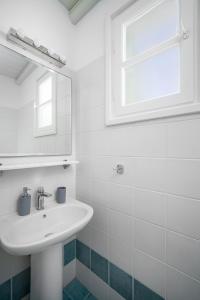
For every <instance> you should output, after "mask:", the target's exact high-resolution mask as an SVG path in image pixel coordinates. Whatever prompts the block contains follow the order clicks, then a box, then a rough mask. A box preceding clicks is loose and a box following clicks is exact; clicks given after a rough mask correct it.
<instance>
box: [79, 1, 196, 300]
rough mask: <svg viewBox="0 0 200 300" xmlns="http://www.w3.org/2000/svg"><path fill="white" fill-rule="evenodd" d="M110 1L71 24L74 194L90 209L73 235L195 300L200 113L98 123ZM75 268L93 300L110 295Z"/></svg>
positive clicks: (170, 298)
mask: <svg viewBox="0 0 200 300" xmlns="http://www.w3.org/2000/svg"><path fill="white" fill-rule="evenodd" d="M122 2H126V1H122ZM111 4H113V8H114V6H115V1H107V0H103V1H101V3H99V5H97V6H96V7H95V8H94V10H93V11H92V12H91V13H90V14H89V15H88V16H86V17H85V19H84V20H83V21H82V22H81V23H80V24H79V25H78V29H77V30H78V35H80V36H82V38H80V39H79V40H78V41H77V42H78V43H80V44H79V46H81V45H82V46H81V47H80V49H81V50H80V52H79V55H78V60H77V65H76V68H77V69H79V67H82V66H84V68H82V69H81V70H79V72H78V89H77V95H78V98H77V116H78V118H77V143H78V144H77V145H78V159H79V160H80V162H81V163H80V165H79V167H78V171H77V194H78V195H77V196H78V198H79V199H80V200H82V201H85V202H87V203H89V204H91V205H92V206H93V207H94V210H95V212H94V218H93V220H92V222H91V223H90V224H89V226H88V227H87V228H86V229H85V230H84V231H83V232H82V233H81V234H80V235H79V238H80V240H81V241H82V242H84V243H85V244H87V245H89V246H90V247H91V248H93V249H94V250H95V251H97V252H98V253H99V254H100V255H103V256H105V257H106V258H108V259H109V260H110V261H112V262H113V263H115V264H116V265H117V266H119V267H120V268H122V269H123V270H125V271H126V272H128V273H130V274H132V275H133V277H134V278H136V279H138V280H139V281H140V282H142V283H143V284H145V285H146V286H147V287H149V288H151V289H152V290H154V291H155V292H156V293H158V294H159V295H161V296H163V297H165V298H166V299H167V300H188V299H190V300H198V299H199V295H200V260H199V251H200V240H199V239H200V218H199V216H200V185H199V177H200V139H199V131H200V115H199V114H198V115H195V116H187V117H179V118H169V119H164V120H157V121H156V120H155V121H149V122H141V123H136V124H134V123H132V124H126V125H121V126H112V127H105V123H104V114H105V113H104V102H105V65H104V57H103V56H104V51H103V49H104V45H103V40H104V39H103V38H104V36H103V23H104V22H103V20H104V16H105V14H104V12H105V11H107V9H106V6H108V10H109V9H110V5H111ZM84 40H86V41H85V43H83V42H84ZM88 45H89V46H88ZM90 47H91V48H90ZM77 48H78V47H77ZM88 48H90V50H91V51H89V50H88ZM87 51H89V53H88V52H87ZM91 52H92V53H91ZM94 58H96V60H95V61H93V59H94ZM91 61H93V62H92V63H90V64H89V62H91ZM117 163H121V164H123V165H124V168H125V172H124V174H123V175H116V174H115V172H114V171H113V167H115V166H116V164H117ZM77 266H78V277H79V279H80V280H82V281H83V282H84V283H85V284H86V285H88V287H89V288H92V291H93V293H94V294H95V295H96V296H97V298H99V299H104V300H108V299H112V298H111V294H110V293H111V291H110V290H109V289H106V288H105V284H104V283H103V282H102V281H101V280H100V279H99V278H97V277H95V276H94V275H93V274H91V273H89V271H88V269H87V268H84V266H83V265H81V263H78V264H77ZM88 278H89V279H88ZM113 299H116V298H113ZM117 299H118V298H117ZM119 299H121V298H120V297H119Z"/></svg>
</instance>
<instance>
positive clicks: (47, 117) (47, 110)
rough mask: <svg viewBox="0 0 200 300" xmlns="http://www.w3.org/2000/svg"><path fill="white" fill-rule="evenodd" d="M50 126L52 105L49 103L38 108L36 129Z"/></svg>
mask: <svg viewBox="0 0 200 300" xmlns="http://www.w3.org/2000/svg"><path fill="white" fill-rule="evenodd" d="M51 125H52V103H51V102H49V103H47V104H44V105H42V106H40V107H39V108H38V128H43V127H46V126H51Z"/></svg>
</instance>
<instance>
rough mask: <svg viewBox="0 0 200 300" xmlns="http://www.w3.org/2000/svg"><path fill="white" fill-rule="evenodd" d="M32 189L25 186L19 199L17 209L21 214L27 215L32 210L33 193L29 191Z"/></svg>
mask: <svg viewBox="0 0 200 300" xmlns="http://www.w3.org/2000/svg"><path fill="white" fill-rule="evenodd" d="M29 190H30V189H29V188H28V187H24V188H23V193H22V194H21V195H20V197H19V199H18V207H17V211H18V214H19V215H20V216H26V215H29V214H30V211H31V195H30V194H29V193H28V191H29Z"/></svg>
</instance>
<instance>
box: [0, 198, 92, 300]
mask: <svg viewBox="0 0 200 300" xmlns="http://www.w3.org/2000/svg"><path fill="white" fill-rule="evenodd" d="M92 216H93V209H92V207H90V206H89V205H86V204H84V203H82V202H79V201H76V200H73V201H69V202H67V203H66V204H59V205H57V206H54V207H52V208H49V209H45V210H42V211H39V212H35V213H33V214H31V215H29V216H26V217H19V216H17V217H15V218H14V219H13V220H12V221H11V222H9V225H7V226H5V227H6V228H5V230H3V231H2V233H1V245H2V247H3V248H4V249H5V250H6V251H7V252H8V253H10V254H12V255H29V254H31V300H36V299H37V300H55V299H56V300H62V283H63V278H62V277H63V245H62V243H63V242H64V241H65V240H67V239H68V238H70V237H71V236H73V235H74V234H76V233H77V232H78V231H80V230H81V229H83V228H84V227H85V226H86V225H87V224H88V222H89V221H90V220H91V218H92Z"/></svg>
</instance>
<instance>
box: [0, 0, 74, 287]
mask: <svg viewBox="0 0 200 300" xmlns="http://www.w3.org/2000/svg"><path fill="white" fill-rule="evenodd" d="M0 20H1V21H0V31H2V32H4V33H6V32H7V31H8V29H9V27H11V26H13V27H14V28H22V29H23V30H24V31H25V32H26V33H27V35H30V37H34V38H37V39H39V40H41V41H42V43H43V44H44V45H46V46H47V47H50V48H54V49H55V50H56V51H57V52H58V53H60V54H63V55H65V56H66V57H67V60H68V61H70V51H69V49H70V43H71V37H72V31H73V27H72V25H71V24H70V23H69V20H68V18H67V14H66V10H65V9H64V8H63V6H62V5H61V4H60V3H59V2H58V1H55V0H28V1H27V0H19V1H12V0H0ZM74 152H75V148H73V154H74ZM62 158H63V157H61V158H60V159H62ZM55 159H56V158H55ZM63 159H64V158H63ZM46 160H49V158H46ZM12 161H13V162H16V159H13V160H12ZM17 161H19V160H17ZM23 161H26V159H24V160H23V159H20V162H23ZM1 162H3V163H4V162H5V163H6V162H10V160H9V159H8V160H7V159H2V160H1ZM41 185H43V186H44V187H45V190H46V191H48V192H50V193H53V194H54V192H55V190H56V187H57V186H60V185H64V186H67V189H68V194H69V195H70V196H75V168H74V167H71V168H69V169H67V170H64V169H63V168H62V167H55V168H46V169H45V168H44V169H35V170H31V169H30V170H21V171H9V172H5V173H4V174H3V177H0V218H2V217H4V216H6V215H7V214H10V213H14V212H15V211H16V204H17V198H18V196H19V194H20V193H21V191H22V188H23V186H29V187H30V188H32V195H33V197H32V206H33V207H34V205H35V202H34V200H35V198H34V196H35V190H36V189H37V188H38V186H41ZM54 199H55V197H52V199H50V200H47V202H49V203H52V204H53V203H54ZM28 265H29V258H28V257H27V258H26V257H21V258H20V257H14V256H10V255H8V254H6V253H5V252H4V251H3V250H1V249H0V284H1V283H2V282H4V281H5V280H7V279H8V278H10V277H11V276H13V275H15V274H17V273H18V272H20V271H21V270H23V269H25V268H26V267H27V266H28Z"/></svg>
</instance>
